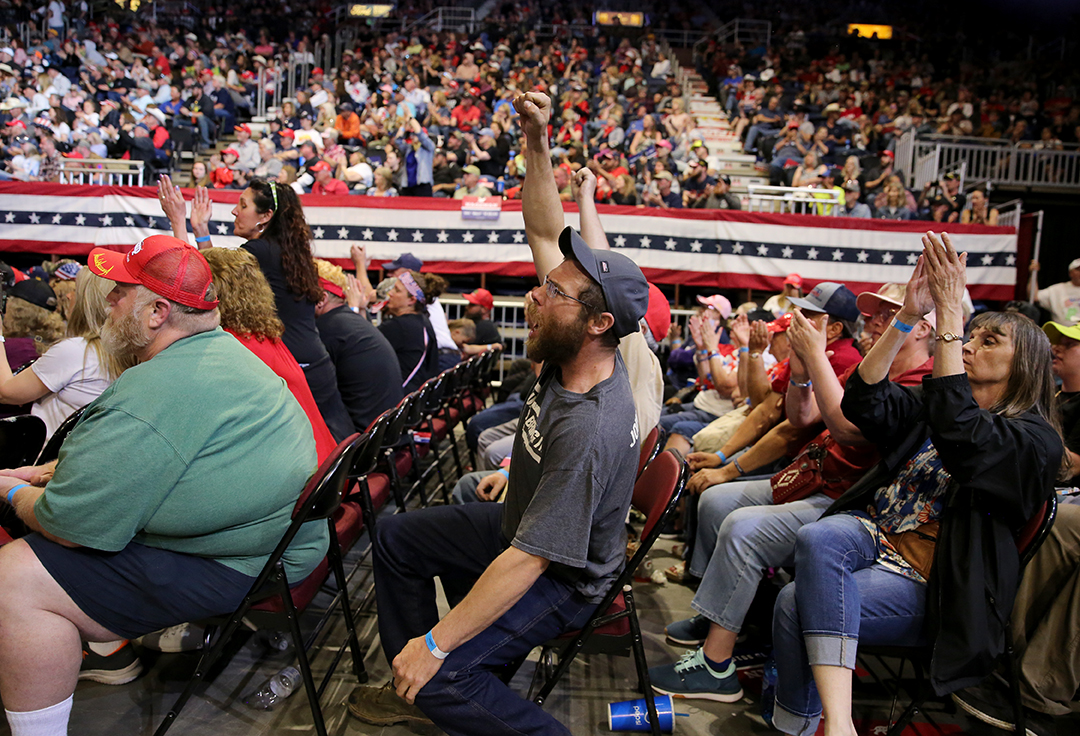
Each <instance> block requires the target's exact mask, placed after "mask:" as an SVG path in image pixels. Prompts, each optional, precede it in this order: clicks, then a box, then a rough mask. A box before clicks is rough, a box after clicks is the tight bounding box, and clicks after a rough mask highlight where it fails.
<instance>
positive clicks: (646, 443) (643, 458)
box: [637, 425, 660, 478]
mask: <svg viewBox="0 0 1080 736" xmlns="http://www.w3.org/2000/svg"><path fill="white" fill-rule="evenodd" d="M659 454H660V425H657V426H655V427H653V428H652V431H651V432H649V434H647V435H645V439H643V440H642V441H641V455H640V456H639V457H638V466H637V477H638V478H640V477H641V474H642V473H643V472H644V471H645V466H646V465H648V464H649V463H651V462H652V461H653V460H654V459H655V458H656V456H657V455H659Z"/></svg>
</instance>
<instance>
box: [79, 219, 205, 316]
mask: <svg viewBox="0 0 1080 736" xmlns="http://www.w3.org/2000/svg"><path fill="white" fill-rule="evenodd" d="M87 266H88V267H89V268H90V271H91V272H92V273H95V274H97V275H98V276H101V277H102V278H105V279H109V280H110V281H117V282H119V283H121V284H142V285H143V286H145V287H146V288H148V289H149V290H150V291H152V292H154V293H155V294H157V295H159V296H163V297H165V298H166V299H170V300H172V301H174V302H176V303H177V304H183V305H184V306H185V307H191V308H192V309H206V310H209V309H214V308H215V307H217V305H218V302H217V299H215V300H214V301H207V300H206V290H207V289H209V288H210V284H212V283H213V281H214V276H213V274H212V273H211V271H210V264H208V263H207V262H206V259H205V258H204V257H203V254H202V253H200V252H199V251H197V250H196V249H194V248H192V247H191V246H190V245H188V244H187V243H185V242H184V241H183V240H179V239H177V238H174V237H173V236H171V235H151V236H150V237H148V238H143V239H142V240H140V241H139V242H138V243H136V244H135V247H134V248H132V249H131V250H130V251H129V252H128V253H126V254H125V253H118V252H117V251H115V250H109V249H107V248H94V249H93V250H91V251H90V258H89V260H88V262H87Z"/></svg>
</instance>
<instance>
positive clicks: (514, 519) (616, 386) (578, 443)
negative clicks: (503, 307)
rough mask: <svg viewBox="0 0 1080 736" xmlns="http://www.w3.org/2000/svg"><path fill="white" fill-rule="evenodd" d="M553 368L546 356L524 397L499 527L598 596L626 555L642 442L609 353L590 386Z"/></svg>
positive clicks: (625, 383) (625, 385)
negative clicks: (566, 380) (605, 371)
mask: <svg viewBox="0 0 1080 736" xmlns="http://www.w3.org/2000/svg"><path fill="white" fill-rule="evenodd" d="M558 376H559V370H558V368H557V367H555V366H553V365H548V366H545V367H544V369H543V371H542V372H541V373H540V377H539V378H538V379H537V381H536V384H535V386H534V387H533V389H532V391H531V392H530V393H529V396H528V398H527V399H526V400H525V406H524V408H523V409H522V412H521V421H520V422H519V424H518V434H517V436H516V437H515V439H514V451H513V456H512V458H513V459H512V460H511V464H510V482H509V487H508V490H507V493H506V501H505V503H504V504H503V517H502V533H503V537H504V538H505V539H507V540H509V541H510V543H511V544H513V546H515V547H517V548H518V549H520V550H522V551H524V552H528V553H530V554H534V555H538V556H540V557H543V558H545V559H547V560H550V561H551V563H552V564H551V565H550V566H549V567H548V574H549V575H552V576H554V577H555V578H557V579H559V580H562V581H564V582H566V583H568V584H570V585H573V586H574V588H575V589H576V590H577V591H578V592H580V593H581V594H582V595H584V596H585V597H586V598H587V599H589V600H590V601H594V602H598V601H599V600H600V599H601V598H603V595H604V593H605V592H606V591H607V588H608V587H609V586H610V585H611V581H612V580H613V579H614V578H615V576H616V575H618V573H619V571H620V570H621V569H622V566H623V562H624V561H625V559H626V527H625V521H626V511H627V509H628V508H629V506H630V498H631V496H632V495H633V490H634V480H635V477H636V475H637V465H638V448H639V445H640V438H639V433H638V426H637V419H636V413H635V410H634V398H633V394H632V393H631V391H630V381H629V379H628V378H627V375H626V366H625V365H624V364H623V361H622V357H621V356H619V355H618V354H617V353H616V360H615V371H614V373H613V374H612V375H611V377H610V378H608V379H607V380H605V381H601V382H600V383H599V384H597V385H596V386H595V387H593V389H592V390H591V391H589V392H588V393H585V394H575V393H572V392H570V391H567V390H566V389H564V388H563V387H562V386H561V385H560V383H559V381H558Z"/></svg>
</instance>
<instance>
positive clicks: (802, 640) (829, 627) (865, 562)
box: [773, 514, 926, 735]
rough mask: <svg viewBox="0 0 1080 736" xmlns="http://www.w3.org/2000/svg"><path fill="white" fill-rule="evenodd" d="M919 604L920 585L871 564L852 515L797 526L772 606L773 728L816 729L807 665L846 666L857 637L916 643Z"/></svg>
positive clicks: (867, 538) (872, 550)
mask: <svg viewBox="0 0 1080 736" xmlns="http://www.w3.org/2000/svg"><path fill="white" fill-rule="evenodd" d="M925 611H926V585H925V584H924V583H919V582H916V581H915V580H912V579H910V578H906V577H904V576H903V575H899V574H897V573H895V572H892V571H891V570H889V569H887V568H886V567H884V566H883V565H880V564H877V545H876V544H875V541H874V538H873V535H872V534H870V532H869V531H867V529H866V527H864V526H863V524H862V523H861V522H860V521H859V520H858V519H856V518H855V517H853V516H849V515H847V514H837V515H835V516H829V517H827V518H825V519H822V520H820V521H818V522H816V523H814V524H808V525H807V526H805V527H803V528H802V529H801V530H800V531H799V534H798V538H797V540H796V543H795V582H793V583H791V584H790V585H788V586H786V587H785V588H784V589H783V590H782V591H780V596H779V597H778V598H777V599H776V606H775V608H774V609H773V652H774V653H775V656H776V668H777V673H778V680H777V683H776V709H775V711H774V713H773V724H774V725H775V726H776V728H778V729H780V730H781V731H783V732H784V733H790V734H800V735H802V734H807V735H808V734H813V733H814V732H815V731H817V726H818V721H819V720H820V718H821V700H820V698H819V697H818V693H817V688H816V686H815V685H814V675H813V672H812V671H811V669H810V668H811V666H812V665H832V666H834V667H846V668H848V669H854V668H855V654H856V651H857V649H858V645H859V642H860V641H862V642H865V643H867V644H895V645H905V646H909V645H910V646H914V645H918V644H922V643H923V642H924V641H925V637H924V636H923V614H924V613H925Z"/></svg>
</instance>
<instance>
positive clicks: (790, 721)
mask: <svg viewBox="0 0 1080 736" xmlns="http://www.w3.org/2000/svg"><path fill="white" fill-rule="evenodd" d="M820 721H821V712H820V711H818V712H817V713H814V714H811V715H799V714H798V713H795V712H794V711H791V710H789V709H787V708H785V707H784V705H783V704H782V703H781V702H780V701H779V700H777V701H776V702H775V704H774V706H773V716H772V722H773V727H774V728H776V730H778V731H783V732H784V733H789V734H792V736H812V734H815V733H817V729H818V723H819V722H820Z"/></svg>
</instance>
